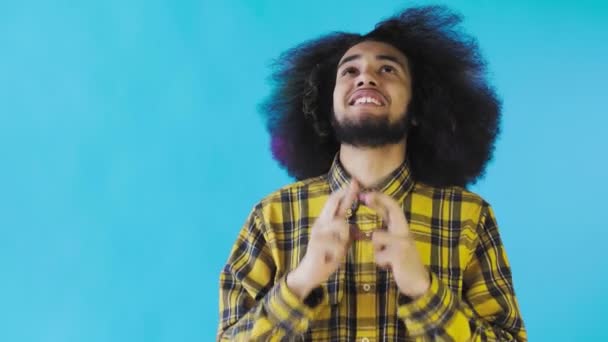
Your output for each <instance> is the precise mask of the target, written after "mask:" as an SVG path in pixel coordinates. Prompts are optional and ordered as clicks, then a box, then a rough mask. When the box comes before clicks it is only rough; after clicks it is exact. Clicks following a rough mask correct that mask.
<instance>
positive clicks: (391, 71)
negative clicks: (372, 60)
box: [380, 65, 397, 74]
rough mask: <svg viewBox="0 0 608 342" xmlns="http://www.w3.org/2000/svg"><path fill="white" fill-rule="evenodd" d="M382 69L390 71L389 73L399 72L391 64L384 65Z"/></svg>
mask: <svg viewBox="0 0 608 342" xmlns="http://www.w3.org/2000/svg"><path fill="white" fill-rule="evenodd" d="M380 71H382V72H388V73H391V74H394V73H395V72H397V70H396V69H395V68H394V67H392V66H390V65H383V66H382V68H380Z"/></svg>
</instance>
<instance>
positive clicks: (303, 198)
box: [254, 175, 331, 216]
mask: <svg viewBox="0 0 608 342" xmlns="http://www.w3.org/2000/svg"><path fill="white" fill-rule="evenodd" d="M330 192H331V189H330V187H329V183H328V181H327V175H321V176H318V177H313V178H308V179H304V180H300V181H297V182H293V183H290V184H287V185H284V186H282V187H280V188H279V189H276V190H274V191H273V192H271V193H269V194H268V195H266V196H264V197H263V198H262V199H261V200H260V201H259V202H258V203H257V204H256V205H255V209H254V210H255V211H257V212H258V213H259V214H260V215H262V216H267V215H273V216H274V215H275V213H274V212H276V211H277V210H279V209H281V208H283V207H285V206H286V205H296V204H301V203H303V202H310V201H314V199H317V198H324V197H326V196H328V195H329V193H330Z"/></svg>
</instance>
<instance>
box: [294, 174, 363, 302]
mask: <svg viewBox="0 0 608 342" xmlns="http://www.w3.org/2000/svg"><path fill="white" fill-rule="evenodd" d="M358 194H359V184H358V183H357V181H356V180H354V179H352V180H351V182H350V185H349V186H348V187H347V188H345V189H342V190H340V191H336V192H334V193H332V194H331V195H330V196H329V199H328V200H327V203H326V204H325V207H324V208H323V210H322V211H321V215H320V216H319V218H318V219H317V221H316V222H315V224H314V225H313V227H312V229H311V233H310V239H309V241H308V247H307V248H306V254H305V255H304V258H302V261H300V264H299V265H298V267H296V268H295V269H294V270H293V271H291V272H290V273H289V274H288V275H287V287H289V289H290V290H291V291H292V292H294V293H295V294H296V295H297V296H298V297H299V298H300V299H302V300H303V299H304V298H306V297H307V296H308V294H309V293H310V292H311V291H312V290H313V289H314V288H316V287H317V286H319V285H321V283H323V282H324V281H325V280H327V278H329V276H330V275H331V274H332V273H334V272H335V271H336V270H337V269H338V267H340V265H341V264H342V263H343V262H344V258H345V256H346V253H347V251H348V248H349V247H350V243H351V241H350V236H349V234H350V231H349V225H348V222H347V221H346V213H347V210H348V209H349V208H350V207H351V206H352V204H353V202H354V201H355V200H356V199H357V196H358Z"/></svg>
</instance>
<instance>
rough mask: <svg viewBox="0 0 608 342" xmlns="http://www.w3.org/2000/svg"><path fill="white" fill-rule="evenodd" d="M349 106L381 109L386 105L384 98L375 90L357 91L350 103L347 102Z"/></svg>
mask: <svg viewBox="0 0 608 342" xmlns="http://www.w3.org/2000/svg"><path fill="white" fill-rule="evenodd" d="M348 104H349V105H350V106H358V105H371V106H377V107H383V106H385V105H386V101H385V100H384V97H383V96H382V95H381V94H380V93H379V92H378V91H375V90H359V91H357V92H355V94H354V95H353V96H352V98H351V99H350V101H349V102H348Z"/></svg>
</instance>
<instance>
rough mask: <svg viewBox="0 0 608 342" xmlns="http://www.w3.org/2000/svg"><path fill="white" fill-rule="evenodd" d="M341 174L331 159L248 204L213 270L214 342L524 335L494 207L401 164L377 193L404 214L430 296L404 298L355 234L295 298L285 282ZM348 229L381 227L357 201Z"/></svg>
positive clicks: (505, 337) (520, 337) (514, 337)
mask: <svg viewBox="0 0 608 342" xmlns="http://www.w3.org/2000/svg"><path fill="white" fill-rule="evenodd" d="M349 179H350V176H349V175H348V174H347V173H346V171H345V170H344V169H343V168H342V166H341V165H340V162H339V161H338V158H336V159H335V160H334V163H333V165H332V167H331V169H330V171H329V172H328V174H327V175H323V176H320V177H316V178H312V179H307V180H304V181H300V182H296V183H294V184H291V185H288V186H286V187H284V188H282V189H280V190H278V191H276V192H274V193H272V194H270V195H269V196H267V197H266V198H264V199H263V200H262V201H261V202H260V203H259V204H258V205H256V206H255V207H254V209H253V211H252V212H251V214H250V215H249V218H248V219H247V221H246V223H245V224H244V226H243V228H242V230H241V231H240V233H239V235H238V238H237V241H236V243H235V245H234V247H233V248H232V251H231V253H230V256H229V258H228V262H227V263H226V266H225V267H224V268H223V270H222V272H221V274H220V298H219V303H220V308H219V313H220V323H219V329H218V340H237V341H268V340H272V341H274V340H288V341H291V340H295V341H355V340H356V341H497V340H498V341H513V340H517V341H525V340H527V337H526V331H525V329H524V325H523V321H522V317H521V314H520V311H519V307H518V304H517V301H516V298H515V294H514V292H513V284H512V280H511V270H510V267H509V263H508V261H507V257H506V254H505V250H504V247H503V245H502V242H501V239H500V236H499V233H498V227H497V224H496V221H495V218H494V213H493V211H492V208H491V207H490V205H489V204H488V203H487V202H485V201H484V200H483V199H482V198H481V197H479V196H478V195H476V194H474V193H471V192H469V191H467V190H465V189H464V188H461V187H446V188H437V187H431V186H428V185H425V184H421V183H417V182H415V181H414V180H413V179H412V177H411V173H410V169H409V167H408V163H407V162H406V163H404V164H403V165H402V166H401V167H399V168H398V169H396V170H395V171H394V172H393V173H391V175H390V176H389V177H387V179H386V180H385V181H384V182H383V183H382V184H381V185H380V186H379V187H377V190H379V191H382V192H384V193H385V194H388V195H390V196H391V197H393V198H394V199H395V200H396V201H398V202H399V203H400V204H401V205H402V207H403V212H404V213H405V216H406V218H407V220H408V222H409V226H410V231H411V233H412V235H413V236H414V238H415V240H416V247H417V248H418V251H419V252H420V255H421V257H422V261H423V262H424V263H425V264H426V265H427V266H428V268H429V270H430V273H431V286H430V288H429V290H428V291H427V293H426V294H424V295H423V296H421V297H419V298H416V299H414V300H412V299H410V298H408V297H406V296H405V295H403V294H401V293H400V292H399V289H398V288H397V286H396V284H395V281H394V279H393V278H392V275H391V272H390V271H385V270H382V269H379V268H377V267H376V265H375V263H374V255H373V247H372V244H371V242H370V241H369V240H365V239H361V240H357V241H355V242H354V243H353V245H352V246H351V247H350V249H349V252H348V254H347V257H346V261H345V263H344V265H343V266H341V267H340V268H339V269H338V271H337V272H335V273H334V274H333V275H332V276H330V278H329V279H328V280H327V281H326V282H325V283H323V284H322V285H321V286H320V287H319V288H317V289H316V290H314V291H313V292H312V293H311V295H310V296H308V298H306V299H305V300H304V301H301V300H299V299H298V297H297V296H295V295H294V294H293V293H292V292H291V291H290V290H289V288H288V287H287V285H286V283H285V276H286V275H287V273H288V272H289V271H290V270H292V269H294V268H295V267H296V266H297V265H298V263H299V262H300V260H301V259H302V257H303V256H304V253H305V252H306V246H307V243H308V239H309V236H310V229H311V227H312V225H313V224H314V222H315V220H316V218H317V217H318V216H319V215H320V213H321V209H322V208H323V206H324V205H325V202H326V201H327V198H328V196H329V195H330V193H332V192H333V191H336V190H338V189H340V188H342V187H344V186H346V184H348V182H349ZM351 222H352V223H353V224H356V225H357V226H358V228H359V229H360V230H361V232H362V233H363V234H365V233H369V232H371V231H373V230H374V229H377V228H379V227H380V226H381V225H382V223H381V220H380V218H379V216H378V215H376V213H375V212H374V211H372V210H371V209H369V208H368V207H366V206H364V205H362V204H361V205H358V206H356V210H355V211H354V214H353V216H352V217H351Z"/></svg>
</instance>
